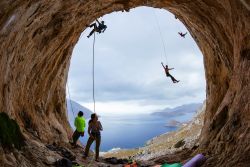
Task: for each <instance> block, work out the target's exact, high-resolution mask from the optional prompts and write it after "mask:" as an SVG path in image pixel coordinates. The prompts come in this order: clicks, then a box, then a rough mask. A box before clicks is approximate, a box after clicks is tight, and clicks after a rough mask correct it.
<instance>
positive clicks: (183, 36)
mask: <svg viewBox="0 0 250 167" xmlns="http://www.w3.org/2000/svg"><path fill="white" fill-rule="evenodd" d="M178 34H179V35H180V36H181V37H182V38H185V36H186V35H187V32H186V33H185V34H184V33H182V32H178Z"/></svg>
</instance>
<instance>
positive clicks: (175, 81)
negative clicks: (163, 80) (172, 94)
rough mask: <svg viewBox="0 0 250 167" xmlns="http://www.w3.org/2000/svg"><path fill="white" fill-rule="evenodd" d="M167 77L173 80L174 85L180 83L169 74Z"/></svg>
mask: <svg viewBox="0 0 250 167" xmlns="http://www.w3.org/2000/svg"><path fill="white" fill-rule="evenodd" d="M167 76H168V77H170V78H171V80H172V81H173V83H177V82H179V81H178V80H176V79H175V78H174V77H173V76H172V75H171V74H168V75H167Z"/></svg>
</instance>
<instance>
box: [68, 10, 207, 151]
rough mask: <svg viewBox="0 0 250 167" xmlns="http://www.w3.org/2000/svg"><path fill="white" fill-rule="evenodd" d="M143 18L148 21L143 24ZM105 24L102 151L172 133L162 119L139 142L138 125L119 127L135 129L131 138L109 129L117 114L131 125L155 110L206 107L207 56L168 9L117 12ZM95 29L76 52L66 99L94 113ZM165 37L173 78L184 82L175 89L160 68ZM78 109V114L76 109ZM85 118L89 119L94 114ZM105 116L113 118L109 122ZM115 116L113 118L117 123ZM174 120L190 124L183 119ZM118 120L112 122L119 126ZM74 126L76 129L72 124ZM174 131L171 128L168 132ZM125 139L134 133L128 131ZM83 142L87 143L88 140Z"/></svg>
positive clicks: (99, 46)
mask: <svg viewBox="0 0 250 167" xmlns="http://www.w3.org/2000/svg"><path fill="white" fill-rule="evenodd" d="M155 16H156V17H157V18H155ZM143 18H147V19H146V20H143ZM156 19H158V20H156ZM101 20H104V21H105V23H106V24H107V26H108V29H107V31H106V32H105V33H104V34H97V36H96V46H95V53H96V55H95V57H96V61H95V62H96V65H95V67H96V70H95V71H96V79H95V81H96V82H95V85H96V86H95V87H96V99H97V105H96V107H97V110H96V112H97V113H98V115H100V116H101V120H102V123H103V125H104V129H105V133H103V136H102V139H103V144H102V146H103V147H102V148H103V149H104V150H110V149H112V148H115V147H129V148H131V146H132V144H130V145H129V144H127V142H124V141H125V140H126V139H127V140H128V141H135V142H134V143H133V144H134V146H135V147H139V146H142V144H143V143H144V142H146V141H145V140H146V139H150V138H153V137H155V136H158V135H160V134H163V133H166V131H168V128H164V125H165V124H166V123H168V122H169V121H170V120H167V119H166V120H164V118H163V119H160V117H159V118H158V119H159V122H158V123H157V125H158V126H156V124H152V125H151V126H149V127H147V128H146V127H144V128H145V131H148V132H145V134H144V138H143V137H142V138H140V139H137V142H136V135H132V134H137V136H139V133H140V132H141V131H142V129H141V130H139V128H140V127H142V125H138V127H137V131H136V128H135V127H134V128H131V127H130V126H127V127H126V123H124V121H123V120H122V121H121V122H122V123H121V124H118V126H119V125H120V126H122V127H123V128H122V129H131V130H133V133H132V132H131V135H128V136H124V135H121V133H120V132H121V131H120V130H119V128H113V129H112V127H116V126H114V125H112V126H110V125H109V123H108V122H109V121H110V120H112V119H111V118H113V117H115V116H116V115H117V114H118V115H120V116H119V118H124V120H127V119H128V115H130V116H131V117H132V120H133V119H135V118H133V116H134V115H133V113H137V114H141V119H142V120H145V121H146V120H148V119H149V118H148V117H146V116H145V118H142V116H143V115H147V114H148V115H149V111H150V110H151V111H150V112H152V111H160V110H162V109H163V108H167V107H174V106H181V105H184V104H190V103H202V101H203V100H204V99H205V91H204V90H205V78H204V66H203V61H202V54H201V52H200V50H199V49H198V47H197V45H196V43H195V42H194V40H193V39H192V37H190V35H187V36H186V38H185V39H184V38H182V37H180V36H179V34H178V32H179V31H183V32H186V31H187V30H186V28H185V26H184V25H183V24H182V23H181V22H180V21H179V20H177V19H175V17H174V15H172V14H171V13H169V12H167V11H166V10H160V9H155V8H149V7H138V8H135V9H132V10H130V12H129V13H127V12H114V13H111V14H108V15H105V16H102V17H101V18H100V19H99V21H101ZM157 21H159V23H157ZM157 24H159V26H161V27H160V28H161V29H162V32H159V29H158V28H159V27H158V25H157ZM91 30H92V29H87V30H85V31H84V32H83V33H82V35H81V38H80V39H79V41H78V42H77V44H76V46H75V48H74V51H73V53H72V58H71V64H70V70H69V75H68V85H69V89H70V90H71V91H70V93H67V95H69V94H70V96H68V98H71V99H72V100H74V101H75V102H80V104H82V105H83V106H84V107H87V108H88V109H91V110H92V111H93V102H92V47H93V36H92V37H91V38H87V35H88V34H89V32H90V31H91ZM160 35H162V36H163V37H162V38H165V39H164V40H165V43H166V46H165V47H166V52H167V55H168V62H169V67H175V70H173V71H171V73H172V75H173V76H175V77H176V78H177V79H180V80H181V82H180V83H178V84H173V83H172V81H171V79H170V78H166V75H165V74H164V72H163V68H162V66H161V64H160V63H161V62H164V64H165V61H166V60H165V55H164V48H163V46H162V44H163V43H162V41H161V40H162V39H161V37H160ZM66 92H68V90H67V91H66ZM67 104H68V106H67V108H68V111H69V114H68V115H69V120H70V122H71V123H73V120H74V118H72V117H73V115H72V112H71V110H72V109H71V103H67ZM73 104H75V103H74V102H73ZM170 104H171V106H170ZM75 106H77V105H76V104H75ZM73 108H75V110H74V113H75V114H76V113H77V112H78V110H77V109H76V108H77V107H73ZM79 110H80V108H79ZM83 111H84V109H83ZM142 111H143V112H142ZM86 113H88V112H87V111H86ZM127 114H128V115H127ZM191 115H192V116H193V114H191V113H189V114H187V115H186V117H189V118H190V117H191ZM86 116H87V117H89V114H86ZM105 116H106V117H111V118H110V119H108V118H106V117H105ZM116 117H117V116H116ZM116 117H115V118H113V119H116V120H117V118H116ZM134 117H135V116H134ZM150 118H151V119H152V118H154V117H152V116H151V117H150ZM155 119H156V118H155ZM172 119H174V120H179V121H180V120H182V121H189V119H188V118H184V116H182V117H181V118H172ZM190 119H191V118H190ZM116 120H113V121H114V122H116ZM139 120H140V119H138V121H139ZM160 122H161V123H160ZM72 126H73V127H74V125H73V124H72ZM145 126H147V124H145ZM107 127H108V128H107ZM125 127H126V128H125ZM173 129H174V128H173ZM173 129H170V128H169V130H173ZM124 132H126V130H124ZM114 134H119V135H116V137H115V139H112V138H109V137H108V136H113V135H114ZM125 134H129V131H127V132H126V133H125ZM145 138H146V139H145ZM82 140H83V143H85V142H86V141H85V140H87V138H83V139H82ZM122 141H123V143H122ZM112 146H113V147H112Z"/></svg>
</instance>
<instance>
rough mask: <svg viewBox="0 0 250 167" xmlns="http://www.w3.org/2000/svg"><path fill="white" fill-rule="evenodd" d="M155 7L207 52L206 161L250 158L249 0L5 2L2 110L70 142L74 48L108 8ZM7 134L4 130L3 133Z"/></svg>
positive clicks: (0, 16) (45, 135)
mask: <svg viewBox="0 0 250 167" xmlns="http://www.w3.org/2000/svg"><path fill="white" fill-rule="evenodd" d="M139 6H148V7H154V8H161V9H166V10H168V11H170V12H171V13H173V14H174V15H175V16H176V17H177V18H178V19H179V20H180V21H181V22H182V23H183V24H184V25H185V26H186V27H187V29H188V30H189V32H190V34H191V35H192V37H193V38H194V40H195V41H196V43H197V45H198V47H199V48H200V50H201V52H202V54H203V56H204V66H205V77H206V85H207V87H206V99H207V100H206V105H207V108H206V114H205V121H204V127H203V130H202V134H201V137H200V146H199V148H198V150H199V152H204V153H207V154H209V155H211V157H212V159H211V160H210V161H209V162H208V163H207V164H206V166H232V165H236V166H248V165H249V164H250V159H249V155H250V143H249V141H250V115H249V111H250V103H249V101H250V84H249V83H250V79H249V78H250V68H249V67H250V3H249V2H247V1H246V0H238V1H235V0H200V1H196V0H161V1H156V0H98V1H97V0H95V1H94V0H86V1H85V0H68V1H62V0H54V1H30V0H24V1H21V0H4V1H1V2H0V41H1V42H0V48H1V49H0V55H1V57H0V63H1V67H0V73H1V81H0V89H1V96H0V109H1V110H0V111H1V112H5V113H7V114H8V115H9V116H10V117H11V118H12V119H14V120H16V121H17V123H18V124H19V126H20V128H21V130H22V132H23V133H24V134H25V136H26V138H27V136H29V135H30V133H29V131H31V130H32V131H33V132H34V131H35V132H36V134H37V136H38V137H39V140H41V141H43V142H49V141H51V140H53V141H60V142H68V134H70V133H71V129H70V126H69V124H68V122H67V116H66V106H65V102H66V101H65V100H66V99H65V96H66V94H65V88H66V81H67V75H68V70H69V64H70V59H71V55H72V51H73V48H74V46H75V44H76V43H77V41H78V40H79V37H80V34H81V33H82V32H83V31H84V30H85V29H86V28H87V27H86V25H88V24H90V23H91V22H93V21H94V20H95V19H96V18H99V17H101V16H103V15H105V14H108V13H111V12H115V11H124V12H126V11H129V9H131V8H135V7H139ZM1 133H2V132H1Z"/></svg>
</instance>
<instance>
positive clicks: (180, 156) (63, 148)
mask: <svg viewBox="0 0 250 167" xmlns="http://www.w3.org/2000/svg"><path fill="white" fill-rule="evenodd" d="M83 150H84V147H82V146H79V145H78V146H77V147H76V148H74V147H72V146H71V144H70V143H57V144H55V143H50V144H44V143H42V142H40V141H39V140H38V139H37V138H36V137H34V136H33V137H31V138H29V139H28V140H26V146H24V147H23V148H22V149H21V150H17V149H11V150H7V149H3V148H2V147H0V155H1V156H0V164H1V166H3V167H14V166H15V167H16V166H20V167H34V166H37V167H38V166H39V167H40V166H41V167H42V166H51V167H52V166H56V161H57V160H60V159H62V158H68V159H70V160H72V162H77V163H78V164H80V165H81V166H84V167H122V166H124V164H121V163H120V164H119V162H117V159H114V160H111V163H110V161H109V162H107V159H104V158H102V157H101V158H100V162H95V161H94V158H93V157H94V154H93V153H90V156H89V158H87V159H84V158H83ZM194 152H195V149H193V150H190V149H183V150H181V151H178V152H176V153H174V154H169V155H164V156H160V157H158V158H154V159H151V160H148V161H136V162H137V164H138V166H141V167H151V166H154V165H157V164H163V163H166V162H167V163H175V162H182V163H184V162H185V161H187V160H188V159H190V158H191V156H192V154H193V153H194ZM212 161H213V158H212V157H210V158H208V160H207V161H206V164H205V165H203V166H212V163H210V162H212ZM112 162H114V163H115V164H112Z"/></svg>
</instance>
